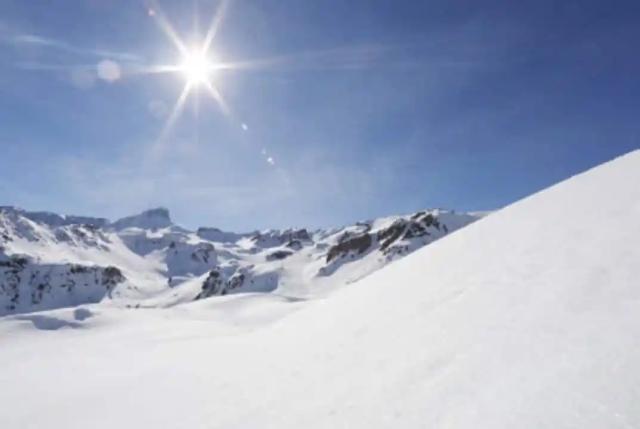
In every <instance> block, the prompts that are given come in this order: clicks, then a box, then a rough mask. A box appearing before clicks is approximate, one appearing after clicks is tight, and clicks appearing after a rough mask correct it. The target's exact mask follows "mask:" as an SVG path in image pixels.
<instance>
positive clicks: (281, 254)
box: [267, 250, 293, 261]
mask: <svg viewBox="0 0 640 429" xmlns="http://www.w3.org/2000/svg"><path fill="white" fill-rule="evenodd" d="M291 255H293V252H291V251H289V250H276V251H275V252H271V253H269V254H268V255H267V261H281V260H283V259H287V258H288V257H289V256H291Z"/></svg>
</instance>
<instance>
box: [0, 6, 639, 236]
mask: <svg viewBox="0 0 640 429" xmlns="http://www.w3.org/2000/svg"><path fill="white" fill-rule="evenodd" d="M218 5H219V3H218V1H217V0H216V1H214V0H200V1H198V2H196V1H191V0H185V1H177V0H173V1H171V0H165V1H160V2H159V5H157V4H156V5H154V4H152V3H151V2H150V1H146V2H143V1H134V0H112V1H101V0H66V1H64V2H55V5H54V4H53V3H52V2H48V1H44V0H33V1H24V0H3V1H2V2H1V3H0V151H1V156H0V204H11V205H18V206H22V207H24V208H27V209H46V210H50V211H56V212H60V213H73V214H88V215H101V216H107V217H110V218H117V217H119V216H124V215H128V214H132V213H135V212H137V211H141V210H144V209H147V208H150V207H155V206H166V207H168V208H169V209H170V210H171V212H172V215H173V218H174V220H175V221H177V222H179V223H182V224H185V225H188V226H193V227H195V226H199V225H207V226H218V227H222V228H225V229H233V230H248V229H254V228H267V227H286V226H291V225H299V226H310V227H315V226H325V225H326V226H329V225H340V224H345V223H348V222H352V221H355V220H361V219H366V218H373V217H376V216H381V215H388V214H395V213H404V212H412V211H416V210H419V209H422V208H427V207H446V208H454V209H456V210H461V211H462V210H487V209H493V208H498V207H501V206H504V205H506V204H509V203H511V202H513V201H515V200H517V199H519V198H522V197H524V196H526V195H528V194H531V193H532V192H535V191H537V190H540V189H542V188H544V187H547V186H549V185H551V184H553V183H555V182H557V181H560V180H562V179H564V178H567V177H569V176H571V175H573V174H576V173H578V172H581V171H583V170H585V169H587V168H590V167H592V166H595V165H597V164H599V163H601V162H604V161H607V160H609V159H611V158H613V157H615V156H618V155H621V154H623V153H625V152H628V151H630V150H633V149H636V148H638V146H640V137H639V136H640V121H639V120H638V117H639V114H640V79H638V76H640V50H639V48H640V42H639V41H640V26H638V25H637V23H638V22H639V18H640V5H638V4H637V2H617V1H608V2H605V1H597V2H596V1H588V0H585V1H580V2H558V1H548V0H542V1H522V2H512V1H493V0H488V1H483V2H478V1H471V0H457V1H405V0H396V1H388V0H369V1H365V0H349V1H343V0H305V1H301V0H232V1H230V2H229V5H228V8H227V9H226V13H225V14H224V15H223V16H222V17H223V19H222V21H221V23H222V24H221V26H220V29H219V31H218V33H217V36H216V37H215V40H214V42H213V44H212V49H211V51H212V55H214V56H215V58H217V60H218V61H220V62H222V63H234V64H235V63H239V62H242V63H248V64H250V65H249V66H247V67H243V68H242V69H229V70H221V71H219V72H217V73H216V74H215V76H213V78H212V79H213V84H214V86H215V87H216V88H217V89H218V90H219V92H220V93H221V94H222V96H223V97H224V100H225V102H226V104H227V106H228V112H226V113H225V111H223V109H221V108H220V106H219V104H218V103H217V102H216V101H215V100H213V99H212V98H211V97H209V96H208V95H207V93H206V92H205V91H201V90H194V91H192V92H191V94H190V96H189V98H188V99H187V103H186V104H185V109H184V111H183V112H182V115H181V116H180V117H179V119H178V120H177V121H176V122H175V124H174V126H173V127H172V128H171V129H170V130H169V132H167V133H166V134H164V138H162V139H159V136H160V134H161V131H162V130H163V127H164V124H165V123H166V122H167V117H168V111H169V110H170V109H171V106H172V105H173V104H174V103H175V101H176V99H177V98H178V96H179V95H180V93H181V91H182V89H183V87H184V84H185V79H184V77H183V76H181V75H180V74H133V73H131V71H132V70H139V69H140V68H141V67H144V66H148V65H153V64H175V63H176V62H178V61H179V58H180V56H179V52H178V51H177V49H176V48H175V47H174V46H173V45H172V43H171V41H170V40H169V38H168V37H167V36H166V35H165V34H164V33H163V31H162V30H161V28H160V26H159V25H158V17H159V16H160V12H162V13H163V15H164V16H166V17H167V19H168V20H169V21H170V22H171V23H172V24H173V26H174V27H175V29H176V31H177V33H178V34H180V37H181V38H183V40H184V41H185V43H187V44H197V43H198V41H200V40H201V39H202V36H203V34H204V33H205V32H206V29H207V28H208V26H209V23H210V22H211V19H212V17H213V16H214V13H215V11H216V10H217V9H218ZM150 8H151V9H153V10H154V12H155V11H156V10H157V11H158V13H154V14H150V13H149V9H150ZM105 61H110V63H109V64H116V65H117V66H118V68H119V71H120V74H121V76H120V77H119V78H118V79H115V80H114V79H111V80H108V79H107V80H105V79H103V78H104V77H105V76H104V73H103V76H102V77H103V78H101V77H100V75H99V73H98V68H97V67H98V65H99V64H103V65H104V64H105V63H104V62H105ZM196 104H197V106H198V113H197V115H196V113H195V112H196V108H195V106H196ZM243 124H245V125H246V127H243V126H242V125H243ZM245 128H246V129H245ZM598 191H602V190H598ZM605 191H606V190H605ZM594 192H595V191H594Z"/></svg>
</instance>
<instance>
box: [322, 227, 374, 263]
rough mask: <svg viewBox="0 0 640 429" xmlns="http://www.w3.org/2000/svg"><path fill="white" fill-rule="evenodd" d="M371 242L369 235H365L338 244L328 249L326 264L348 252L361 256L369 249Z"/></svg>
mask: <svg viewBox="0 0 640 429" xmlns="http://www.w3.org/2000/svg"><path fill="white" fill-rule="evenodd" d="M372 241H373V240H372V238H371V234H368V233H365V234H362V235H359V236H356V237H353V238H350V239H348V240H345V241H342V242H339V243H338V244H336V245H335V246H333V247H331V248H330V249H329V252H328V253H327V263H329V262H331V261H332V260H334V259H335V258H337V257H338V256H345V255H346V254H347V253H349V252H358V254H362V253H364V252H366V251H367V250H368V249H369V248H370V247H371V243H372Z"/></svg>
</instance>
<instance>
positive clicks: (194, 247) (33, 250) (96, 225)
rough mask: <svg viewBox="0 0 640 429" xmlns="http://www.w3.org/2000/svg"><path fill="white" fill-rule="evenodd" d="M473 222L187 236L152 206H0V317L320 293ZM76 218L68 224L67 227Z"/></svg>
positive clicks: (407, 221) (428, 215)
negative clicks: (116, 215)
mask: <svg viewBox="0 0 640 429" xmlns="http://www.w3.org/2000/svg"><path fill="white" fill-rule="evenodd" d="M477 218H479V216H475V215H466V214H454V213H449V212H441V211H439V210H433V211H430V212H421V213H417V214H415V215H412V216H394V217H390V218H386V219H379V220H376V221H371V222H364V223H360V224H358V225H356V226H353V227H347V228H341V229H337V230H320V231H316V232H312V233H310V232H308V231H307V230H305V229H288V230H283V231H280V230H270V231H262V232H253V233H249V234H235V233H225V232H222V231H220V230H218V229H215V228H199V229H198V230H197V231H189V230H187V229H185V228H182V227H180V226H178V225H175V224H174V223H173V222H172V220H171V218H170V215H169V211H168V210H167V209H164V208H158V209H154V210H149V211H146V212H143V213H141V214H139V215H135V216H130V217H126V218H124V219H120V220H117V221H115V222H112V223H111V222H109V221H107V220H101V219H92V218H88V217H77V216H58V215H55V214H51V213H39V212H38V213H34V212H26V211H24V210H20V209H15V208H12V207H4V208H2V209H0V316H2V315H4V314H15V313H25V312H30V311H41V310H48V309H55V308H61V307H66V306H74V305H80V304H86V303H95V302H100V301H109V303H111V304H115V305H119V306H134V307H140V306H144V307H169V306H173V305H176V304H180V303H184V302H189V301H193V300H195V299H203V298H209V297H211V296H215V295H226V294H228V293H236V292H273V293H276V294H279V295H286V296H288V297H297V298H302V297H309V296H310V295H313V296H317V295H325V294H326V293H328V292H330V291H332V290H335V289H337V288H339V287H340V286H343V285H345V284H348V283H350V282H352V281H353V280H355V279H357V278H361V277H363V276H365V275H367V274H369V273H371V272H373V271H375V270H376V269H378V268H380V267H382V266H384V265H386V264H387V263H388V262H390V261H391V260H393V259H396V258H398V257H401V256H402V255H405V254H407V253H410V252H412V251H414V250H415V249H417V248H419V247H421V246H423V245H425V244H428V243H430V242H431V241H433V240H435V239H437V238H440V237H442V236H444V235H445V234H446V233H447V232H449V231H453V230H455V229H458V228H461V227H463V226H465V225H467V224H469V223H470V222H473V221H474V220H476V219H477ZM75 221H77V222H75Z"/></svg>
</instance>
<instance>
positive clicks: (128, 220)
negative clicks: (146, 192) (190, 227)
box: [108, 207, 173, 230]
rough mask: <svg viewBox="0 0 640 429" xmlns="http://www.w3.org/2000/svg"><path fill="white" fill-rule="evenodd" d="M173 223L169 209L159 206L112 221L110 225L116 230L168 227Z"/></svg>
mask: <svg viewBox="0 0 640 429" xmlns="http://www.w3.org/2000/svg"><path fill="white" fill-rule="evenodd" d="M171 225H173V222H171V215H170V214H169V209H166V208H164V207H158V208H155V209H150V210H146V211H144V212H142V213H140V214H137V215H133V216H127V217H124V218H122V219H118V220H117V221H115V222H113V223H110V224H109V225H108V227H109V228H112V229H115V230H122V229H126V228H141V229H157V228H167V227H169V226H171Z"/></svg>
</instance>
